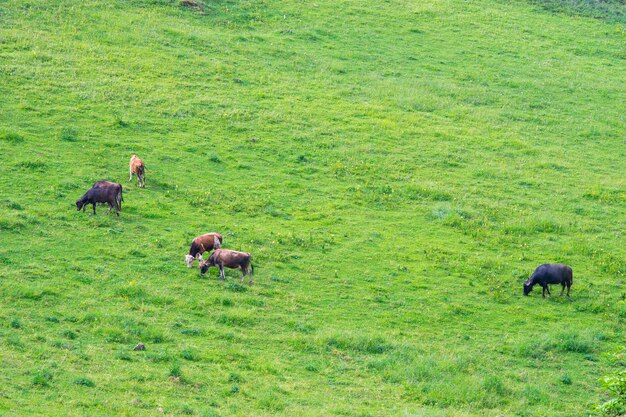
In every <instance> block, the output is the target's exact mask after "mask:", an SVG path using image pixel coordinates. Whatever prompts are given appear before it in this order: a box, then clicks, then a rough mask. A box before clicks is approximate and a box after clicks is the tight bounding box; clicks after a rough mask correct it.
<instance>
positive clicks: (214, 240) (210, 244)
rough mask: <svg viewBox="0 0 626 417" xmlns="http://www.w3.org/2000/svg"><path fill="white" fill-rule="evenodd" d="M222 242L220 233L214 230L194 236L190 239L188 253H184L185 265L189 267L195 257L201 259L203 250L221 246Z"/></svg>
mask: <svg viewBox="0 0 626 417" xmlns="http://www.w3.org/2000/svg"><path fill="white" fill-rule="evenodd" d="M222 242H223V240H222V235H221V234H219V233H215V232H213V233H207V234H205V235H201V236H198V237H196V238H195V239H194V240H192V241H191V247H190V248H189V254H188V255H185V262H186V263H187V267H189V268H191V267H192V266H193V261H194V260H195V259H200V260H202V254H203V253H204V252H206V251H211V249H218V248H220V247H222Z"/></svg>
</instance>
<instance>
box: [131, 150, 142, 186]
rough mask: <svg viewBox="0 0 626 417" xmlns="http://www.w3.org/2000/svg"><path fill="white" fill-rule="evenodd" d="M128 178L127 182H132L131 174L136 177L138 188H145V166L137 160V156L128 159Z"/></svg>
mask: <svg viewBox="0 0 626 417" xmlns="http://www.w3.org/2000/svg"><path fill="white" fill-rule="evenodd" d="M129 169H130V178H128V181H132V180H133V174H134V175H136V176H137V184H139V188H145V186H146V166H145V165H144V164H143V161H142V160H141V159H139V158H137V155H133V156H131V158H130V164H129Z"/></svg>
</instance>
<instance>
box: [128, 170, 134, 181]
mask: <svg viewBox="0 0 626 417" xmlns="http://www.w3.org/2000/svg"><path fill="white" fill-rule="evenodd" d="M132 180H133V169H132V168H130V177H128V181H129V182H130V181H132Z"/></svg>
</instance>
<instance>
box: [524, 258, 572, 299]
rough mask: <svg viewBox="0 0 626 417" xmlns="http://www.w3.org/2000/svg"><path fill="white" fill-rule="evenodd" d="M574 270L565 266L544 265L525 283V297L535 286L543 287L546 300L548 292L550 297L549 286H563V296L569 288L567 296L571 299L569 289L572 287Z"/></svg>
mask: <svg viewBox="0 0 626 417" xmlns="http://www.w3.org/2000/svg"><path fill="white" fill-rule="evenodd" d="M572 282H573V281H572V268H570V267H569V266H567V265H564V264H543V265H540V266H539V267H537V269H535V272H533V274H532V275H531V276H530V278H528V279H527V280H526V282H525V283H524V295H528V294H530V292H531V291H532V290H533V287H534V286H535V285H541V287H542V288H543V298H546V291H547V292H548V295H550V288H548V284H561V285H562V286H563V288H562V289H561V294H560V295H563V291H565V287H566V286H567V296H568V297H569V289H570V287H571V286H572Z"/></svg>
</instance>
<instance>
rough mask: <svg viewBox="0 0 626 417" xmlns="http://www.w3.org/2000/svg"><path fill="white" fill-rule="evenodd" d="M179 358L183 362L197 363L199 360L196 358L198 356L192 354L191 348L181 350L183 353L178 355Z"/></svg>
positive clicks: (194, 353)
mask: <svg viewBox="0 0 626 417" xmlns="http://www.w3.org/2000/svg"><path fill="white" fill-rule="evenodd" d="M180 357H181V358H183V359H185V360H188V361H192V362H197V361H199V360H200V357H199V356H198V354H197V353H196V352H194V351H193V349H191V348H185V349H183V351H182V352H181V353H180Z"/></svg>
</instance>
